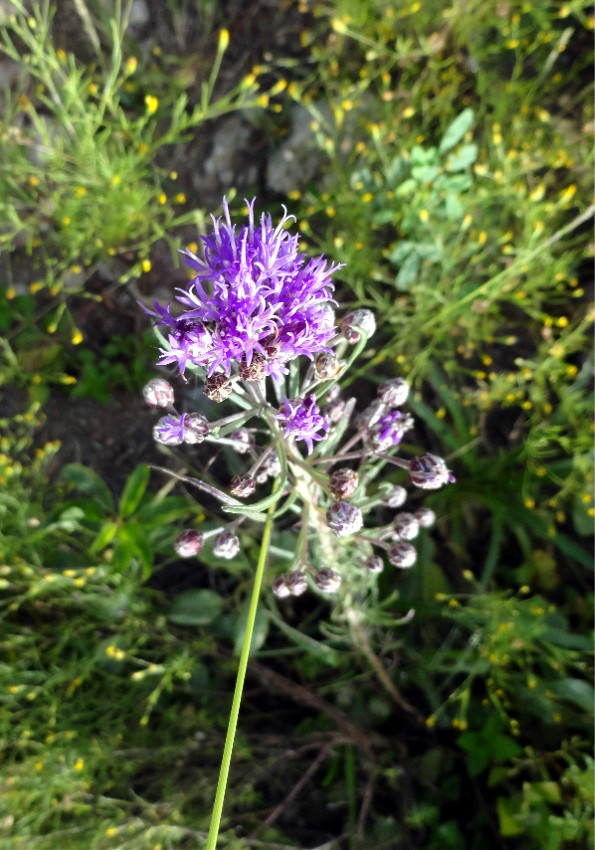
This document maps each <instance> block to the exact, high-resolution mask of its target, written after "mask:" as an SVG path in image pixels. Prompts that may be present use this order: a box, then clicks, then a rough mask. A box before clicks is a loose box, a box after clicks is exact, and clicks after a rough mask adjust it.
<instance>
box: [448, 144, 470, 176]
mask: <svg viewBox="0 0 595 850" xmlns="http://www.w3.org/2000/svg"><path fill="white" fill-rule="evenodd" d="M476 159H477V145H473V144H472V145H461V147H460V148H459V149H458V151H457V152H456V153H453V154H451V155H450V156H449V157H448V159H447V160H446V170H447V171H463V170H464V169H465V168H469V166H471V165H473V163H474V162H475V160H476Z"/></svg>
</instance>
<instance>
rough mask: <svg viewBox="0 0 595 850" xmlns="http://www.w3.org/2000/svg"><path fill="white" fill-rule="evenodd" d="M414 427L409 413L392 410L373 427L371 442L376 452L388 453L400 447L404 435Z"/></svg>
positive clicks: (370, 436) (370, 435)
mask: <svg viewBox="0 0 595 850" xmlns="http://www.w3.org/2000/svg"><path fill="white" fill-rule="evenodd" d="M412 427H413V418H412V417H411V416H409V414H408V413H401V412H400V411H399V410H391V412H390V413H385V415H384V416H381V417H380V419H379V420H378V421H377V422H376V423H375V424H374V425H373V426H372V428H371V430H370V433H369V437H368V439H369V442H370V445H371V447H372V449H373V450H374V451H375V452H387V451H388V450H389V449H392V448H393V446H398V445H399V443H400V442H401V440H402V439H403V436H404V434H405V433H406V432H407V431H409V430H410V429H411V428H412Z"/></svg>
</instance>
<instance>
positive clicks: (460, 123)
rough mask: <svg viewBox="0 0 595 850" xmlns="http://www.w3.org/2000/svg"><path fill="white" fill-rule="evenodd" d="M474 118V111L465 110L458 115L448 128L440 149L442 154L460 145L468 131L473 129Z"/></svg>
mask: <svg viewBox="0 0 595 850" xmlns="http://www.w3.org/2000/svg"><path fill="white" fill-rule="evenodd" d="M473 118H474V114H473V110H472V109H463V111H462V112H461V114H460V115H457V117H456V118H455V119H454V121H453V122H452V123H451V124H449V126H448V127H447V128H446V131H445V133H444V136H443V138H442V141H441V142H440V147H439V148H438V150H439V151H440V153H446V152H447V151H449V150H452V148H454V146H455V145H458V143H459V142H460V141H461V139H462V138H463V136H464V135H465V133H466V132H467V130H470V129H471V125H472V124H473Z"/></svg>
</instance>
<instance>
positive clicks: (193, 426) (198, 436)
mask: <svg viewBox="0 0 595 850" xmlns="http://www.w3.org/2000/svg"><path fill="white" fill-rule="evenodd" d="M209 431H210V428H209V420H208V419H207V418H206V416H203V415H202V413H188V414H186V418H185V419H184V442H185V443H188V444H189V445H191V446H194V445H196V444H197V443H202V442H203V441H204V439H205V437H206V436H208V433H209Z"/></svg>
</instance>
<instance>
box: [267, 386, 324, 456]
mask: <svg viewBox="0 0 595 850" xmlns="http://www.w3.org/2000/svg"><path fill="white" fill-rule="evenodd" d="M276 418H277V419H278V420H279V422H280V423H281V424H282V425H283V426H284V428H285V436H286V437H291V438H293V439H294V440H303V441H304V442H305V443H306V446H307V447H308V454H312V449H313V448H314V444H313V440H324V438H325V437H326V434H327V431H328V429H329V423H328V420H327V418H326V416H323V415H322V414H321V412H320V408H319V407H318V405H317V404H316V396H315V395H313V394H312V395H309V396H307V397H306V398H304V399H301V398H292V399H289V398H286V399H285V400H284V402H283V410H282V411H281V412H280V413H278V414H277V417H276ZM321 431H323V432H324V433H322V434H321V433H320V432H321Z"/></svg>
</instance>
